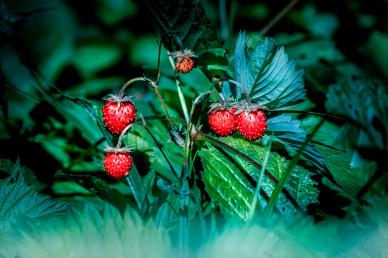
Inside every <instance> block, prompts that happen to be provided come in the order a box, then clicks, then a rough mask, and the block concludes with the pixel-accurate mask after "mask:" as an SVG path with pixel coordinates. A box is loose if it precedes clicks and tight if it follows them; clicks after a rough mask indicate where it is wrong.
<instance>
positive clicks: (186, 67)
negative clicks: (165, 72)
mask: <svg viewBox="0 0 388 258" xmlns="http://www.w3.org/2000/svg"><path fill="white" fill-rule="evenodd" d="M178 59H179V58H178ZM194 65H195V62H194V60H193V59H192V58H190V57H187V58H180V60H177V62H176V64H175V69H176V70H177V71H178V72H181V73H188V72H190V71H191V70H193V67H194Z"/></svg>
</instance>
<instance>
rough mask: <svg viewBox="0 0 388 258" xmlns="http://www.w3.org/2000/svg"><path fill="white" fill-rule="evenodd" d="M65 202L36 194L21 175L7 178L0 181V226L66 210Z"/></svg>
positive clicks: (8, 225) (4, 226) (41, 217)
mask: <svg viewBox="0 0 388 258" xmlns="http://www.w3.org/2000/svg"><path fill="white" fill-rule="evenodd" d="M67 210H68V206H67V205H66V204H65V203H62V202H57V201H53V200H51V199H50V198H49V197H47V196H43V195H40V194H38V193H37V192H36V191H35V190H34V189H33V188H32V187H31V186H28V185H26V184H25V183H24V178H23V176H22V175H17V178H15V179H12V178H7V179H6V180H3V181H1V182H0V228H2V230H7V231H8V230H10V229H11V227H12V226H13V225H15V224H17V223H21V222H22V221H24V220H39V219H43V218H45V217H49V216H54V215H63V214H65V213H66V212H67Z"/></svg>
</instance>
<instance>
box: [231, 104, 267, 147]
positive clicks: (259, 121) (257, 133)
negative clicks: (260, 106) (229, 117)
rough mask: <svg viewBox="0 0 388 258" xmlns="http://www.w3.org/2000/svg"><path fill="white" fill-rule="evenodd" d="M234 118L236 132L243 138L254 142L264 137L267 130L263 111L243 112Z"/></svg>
mask: <svg viewBox="0 0 388 258" xmlns="http://www.w3.org/2000/svg"><path fill="white" fill-rule="evenodd" d="M236 116H237V117H236V120H237V130H238V131H239V132H240V133H241V135H242V136H244V138H246V139H248V140H250V141H254V140H257V139H260V138H261V137H262V136H263V135H264V132H265V130H266V129H267V122H266V119H265V115H264V112H263V111H261V110H252V111H243V112H241V113H239V114H238V115H236Z"/></svg>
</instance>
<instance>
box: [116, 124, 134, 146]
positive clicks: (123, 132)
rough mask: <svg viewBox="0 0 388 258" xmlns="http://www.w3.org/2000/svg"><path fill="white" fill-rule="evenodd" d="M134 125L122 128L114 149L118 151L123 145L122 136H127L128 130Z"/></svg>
mask: <svg viewBox="0 0 388 258" xmlns="http://www.w3.org/2000/svg"><path fill="white" fill-rule="evenodd" d="M133 125H134V124H130V125H127V127H125V128H124V130H123V131H122V132H121V134H120V137H119V140H118V141H117V145H116V148H117V149H120V148H121V146H122V144H123V138H124V135H126V134H127V132H128V130H129V129H130V128H131V127H132V126H133Z"/></svg>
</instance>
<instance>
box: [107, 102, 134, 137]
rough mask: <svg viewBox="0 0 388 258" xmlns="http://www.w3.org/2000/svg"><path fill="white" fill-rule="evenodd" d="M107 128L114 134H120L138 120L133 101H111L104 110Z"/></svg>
mask: <svg viewBox="0 0 388 258" xmlns="http://www.w3.org/2000/svg"><path fill="white" fill-rule="evenodd" d="M102 115H103V119H104V124H105V126H106V128H108V130H109V131H110V132H111V133H112V134H120V133H121V132H122V131H123V130H124V128H125V127H127V126H128V125H129V124H131V123H133V122H134V121H135V118H136V108H135V105H134V104H133V103H132V102H131V101H128V100H127V101H124V100H121V101H120V100H114V99H109V100H107V101H106V102H105V105H104V107H103V108H102Z"/></svg>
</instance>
